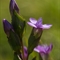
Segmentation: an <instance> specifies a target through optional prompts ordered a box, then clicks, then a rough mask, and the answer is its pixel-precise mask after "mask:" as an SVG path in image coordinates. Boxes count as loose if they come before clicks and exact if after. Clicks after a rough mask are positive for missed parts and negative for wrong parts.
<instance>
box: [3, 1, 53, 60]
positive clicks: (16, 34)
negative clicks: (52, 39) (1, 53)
mask: <svg viewBox="0 0 60 60" xmlns="http://www.w3.org/2000/svg"><path fill="white" fill-rule="evenodd" d="M9 10H10V14H11V23H9V22H8V21H7V20H6V19H3V28H4V31H5V33H6V35H7V39H8V42H9V44H10V46H11V48H12V49H13V51H14V60H28V59H29V56H30V55H31V53H33V51H34V52H38V53H39V60H49V59H48V58H49V53H50V51H51V50H52V48H53V45H52V44H50V45H49V46H48V45H47V44H40V45H39V40H40V39H41V36H42V33H43V30H44V29H50V28H51V27H52V25H51V24H42V18H39V19H38V20H36V19H34V18H30V19H29V20H30V22H27V24H29V25H30V26H32V27H33V28H32V32H31V34H30V36H29V39H28V47H26V46H24V44H23V36H24V30H25V27H26V20H25V19H24V18H23V17H22V16H21V15H19V8H18V5H17V3H16V1H15V0H10V4H9ZM32 60H37V57H36V56H34V57H32Z"/></svg>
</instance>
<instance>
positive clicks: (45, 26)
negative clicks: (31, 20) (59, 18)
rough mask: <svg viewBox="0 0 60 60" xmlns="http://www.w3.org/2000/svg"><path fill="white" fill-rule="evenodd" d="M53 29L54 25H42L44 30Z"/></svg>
mask: <svg viewBox="0 0 60 60" xmlns="http://www.w3.org/2000/svg"><path fill="white" fill-rule="evenodd" d="M51 27H52V25H49V24H44V25H42V28H43V29H49V28H51Z"/></svg>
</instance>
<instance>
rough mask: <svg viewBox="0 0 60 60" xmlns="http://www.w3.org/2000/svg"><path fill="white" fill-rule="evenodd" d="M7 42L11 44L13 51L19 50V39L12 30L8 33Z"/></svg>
mask: <svg viewBox="0 0 60 60" xmlns="http://www.w3.org/2000/svg"><path fill="white" fill-rule="evenodd" d="M8 42H9V44H10V45H11V47H12V49H13V50H14V51H19V50H20V48H21V42H20V40H19V37H18V35H17V34H16V33H15V32H14V31H13V30H10V35H9V37H8Z"/></svg>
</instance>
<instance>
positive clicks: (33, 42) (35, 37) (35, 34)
mask: <svg viewBox="0 0 60 60" xmlns="http://www.w3.org/2000/svg"><path fill="white" fill-rule="evenodd" d="M41 35H42V30H41V29H35V28H33V30H32V32H31V35H30V37H29V40H28V55H29V54H30V53H32V51H33V49H34V48H35V47H36V46H37V45H38V43H39V40H40V38H41Z"/></svg>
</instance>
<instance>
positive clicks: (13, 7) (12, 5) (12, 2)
mask: <svg viewBox="0 0 60 60" xmlns="http://www.w3.org/2000/svg"><path fill="white" fill-rule="evenodd" d="M9 9H10V13H11V14H13V11H14V10H15V11H16V12H17V13H19V8H18V5H17V3H16V1H15V0H10V6H9Z"/></svg>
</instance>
